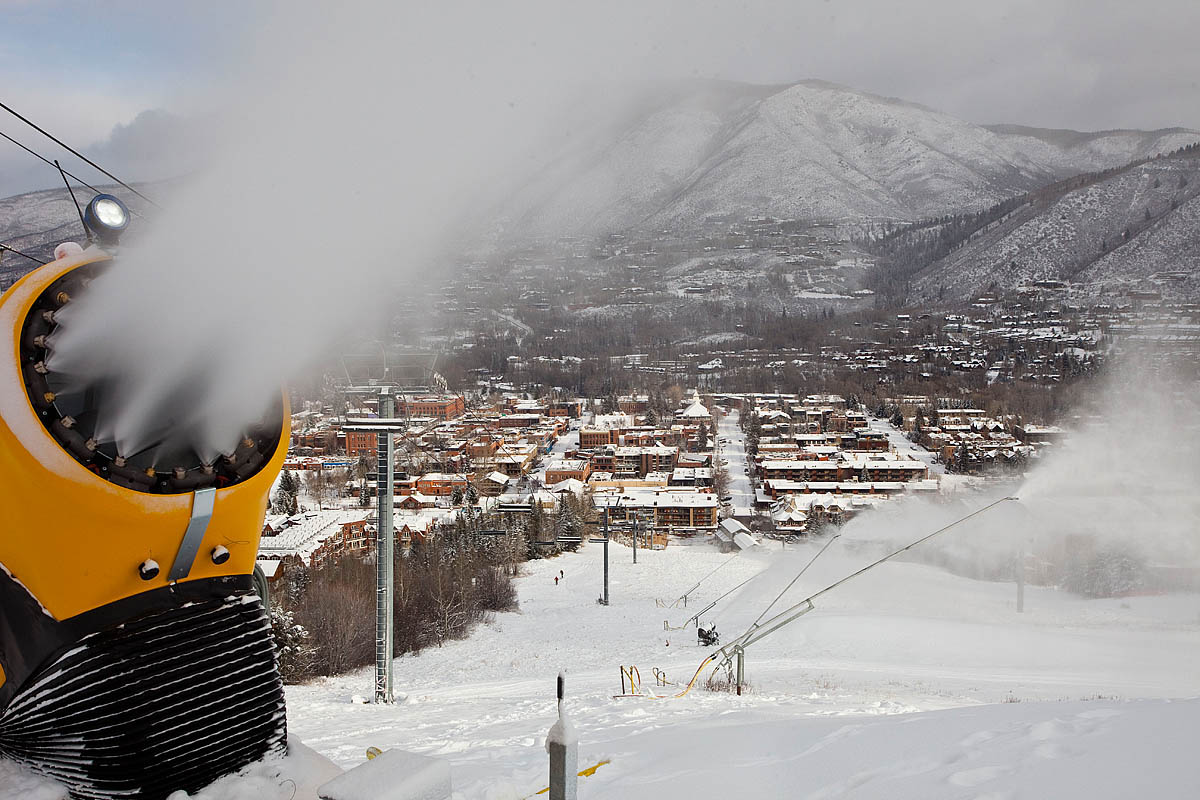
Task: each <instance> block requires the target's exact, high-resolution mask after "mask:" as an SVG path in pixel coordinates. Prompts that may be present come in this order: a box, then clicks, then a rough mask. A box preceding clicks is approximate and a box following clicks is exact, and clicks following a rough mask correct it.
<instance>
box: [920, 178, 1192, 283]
mask: <svg viewBox="0 0 1200 800" xmlns="http://www.w3.org/2000/svg"><path fill="white" fill-rule="evenodd" d="M1032 281H1061V282H1064V283H1077V284H1080V285H1081V286H1082V287H1083V288H1084V289H1085V291H1086V293H1088V294H1090V295H1098V294H1107V295H1120V294H1122V293H1124V292H1125V291H1127V290H1130V289H1138V290H1150V291H1159V292H1162V293H1163V294H1164V295H1166V296H1169V297H1198V296H1200V157H1198V156H1193V157H1178V158H1162V159H1154V160H1151V161H1147V162H1144V163H1140V164H1135V165H1133V166H1130V167H1128V168H1126V169H1123V170H1118V171H1116V172H1115V173H1113V174H1110V175H1108V176H1107V177H1105V178H1104V179H1102V180H1099V181H1097V182H1090V183H1088V184H1087V185H1084V186H1080V187H1077V188H1073V189H1063V190H1058V191H1047V192H1044V193H1040V194H1037V195H1034V196H1033V197H1032V198H1031V201H1030V202H1029V203H1027V204H1024V205H1022V206H1020V207H1019V208H1017V209H1016V210H1015V211H1013V212H1012V213H1010V214H1008V215H1007V216H1006V217H1004V218H1003V219H1001V220H1000V221H998V222H997V223H995V224H994V225H991V226H989V227H987V228H985V229H984V230H982V231H980V232H979V233H977V234H976V235H974V236H973V237H971V238H970V239H968V240H967V241H966V243H965V244H964V245H963V246H961V247H959V248H958V249H957V250H955V251H953V252H952V253H950V254H949V255H947V256H945V257H944V258H941V259H939V260H937V261H935V262H934V263H932V264H930V265H929V266H928V267H926V268H925V269H924V270H922V271H920V272H918V273H917V274H916V275H915V276H914V279H913V291H914V295H915V297H914V299H918V298H924V299H936V298H942V299H947V300H951V299H955V300H962V299H967V298H969V297H971V296H972V295H976V294H978V293H980V292H984V291H990V290H992V289H993V288H998V289H1013V288H1016V287H1018V286H1021V285H1023V284H1028V283H1030V282H1032Z"/></svg>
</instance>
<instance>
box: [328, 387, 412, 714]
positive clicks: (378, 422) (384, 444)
mask: <svg viewBox="0 0 1200 800" xmlns="http://www.w3.org/2000/svg"><path fill="white" fill-rule="evenodd" d="M394 413H395V398H394V397H393V396H392V389H391V387H390V386H384V387H381V388H380V389H379V418H378V419H376V418H373V417H370V418H355V419H348V420H346V425H345V426H343V427H344V429H345V430H348V431H368V432H371V433H374V434H375V446H376V460H375V465H376V466H375V491H376V500H377V512H376V520H375V561H376V563H375V577H376V584H375V702H376V703H391V702H392V658H393V655H392V654H393V641H394V638H395V637H394V630H395V611H394V609H393V606H392V587H393V585H394V582H395V577H394V575H393V570H394V563H393V557H394V556H393V552H392V551H393V549H394V547H395V541H396V540H395V534H394V529H395V525H394V524H393V522H392V512H393V510H394V502H395V498H394V497H393V492H394V491H395V474H396V470H395V447H394V444H393V438H392V437H393V436H394V435H395V434H397V433H402V432H403V431H405V430H406V429H407V426H406V425H405V424H404V423H403V421H402V420H397V419H393V418H392V415H393V414H394Z"/></svg>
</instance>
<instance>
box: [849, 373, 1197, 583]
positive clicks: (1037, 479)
mask: <svg viewBox="0 0 1200 800" xmlns="http://www.w3.org/2000/svg"><path fill="white" fill-rule="evenodd" d="M1195 398H1196V394H1195V389H1194V386H1193V387H1192V388H1191V389H1190V390H1189V389H1188V388H1187V387H1186V386H1185V385H1184V384H1183V383H1181V382H1180V381H1179V380H1176V379H1174V378H1170V377H1165V376H1164V374H1163V372H1162V371H1160V372H1159V373H1152V372H1150V371H1149V370H1147V369H1145V368H1139V367H1137V366H1134V365H1133V364H1132V363H1125V364H1122V365H1121V366H1119V367H1116V368H1114V370H1113V372H1112V376H1111V377H1110V378H1109V379H1108V380H1107V382H1106V384H1105V385H1104V388H1103V389H1102V390H1098V393H1097V396H1096V400H1095V402H1094V405H1093V407H1091V408H1088V409H1086V411H1085V412H1084V413H1081V414H1080V415H1079V422H1078V423H1077V424H1075V425H1074V426H1073V427H1072V428H1071V429H1070V430H1069V432H1068V436H1067V438H1066V439H1065V440H1064V441H1063V442H1061V443H1059V444H1056V445H1053V446H1051V447H1050V449H1049V450H1048V452H1047V455H1046V456H1045V457H1044V460H1043V461H1041V462H1040V463H1039V464H1038V465H1037V466H1035V467H1034V468H1033V469H1032V470H1031V471H1030V472H1029V473H1028V475H1027V476H1026V477H1025V479H1024V480H1023V481H1021V482H1020V483H1017V484H1007V485H1004V486H1000V487H997V488H996V489H995V490H993V491H991V492H988V493H981V494H978V495H968V496H965V497H964V496H962V495H959V496H958V497H957V498H956V499H955V500H954V501H953V502H949V503H945V502H927V501H914V500H905V501H903V502H900V503H886V504H883V506H881V507H880V508H879V509H878V510H874V511H872V512H869V513H867V514H864V515H862V516H860V517H858V518H856V519H854V520H852V521H851V522H850V523H848V524H847V526H846V528H845V530H844V538H845V540H846V542H845V544H846V545H847V547H850V548H853V547H858V548H860V549H861V550H862V552H863V556H862V557H863V558H864V559H865V558H867V557H868V556H878V555H879V554H881V553H882V552H884V551H885V550H887V549H889V548H890V549H894V548H896V547H900V546H903V545H904V544H907V543H909V542H913V541H916V540H917V539H919V538H921V537H922V536H924V535H926V534H928V533H931V532H933V531H934V530H936V529H938V528H940V527H942V526H943V525H947V524H949V523H951V522H953V521H954V520H956V519H958V518H960V517H962V516H964V515H966V514H968V513H970V512H971V511H972V510H974V509H976V508H980V507H982V506H983V505H985V504H987V503H988V502H991V501H992V500H995V499H998V498H999V497H1002V496H1005V495H1016V496H1017V497H1018V501H1017V502H1015V503H1001V504H1000V505H999V506H997V507H996V508H994V509H992V510H990V511H988V512H985V513H984V514H981V515H979V516H978V517H976V518H974V519H971V520H969V521H967V522H964V523H962V524H961V525H958V526H956V527H955V528H954V529H952V530H950V531H948V532H946V533H945V534H943V535H941V536H939V537H937V538H935V539H933V540H931V541H930V542H927V543H925V544H923V545H921V546H920V547H919V548H915V549H914V550H912V551H910V553H909V554H906V556H905V557H906V558H912V559H916V560H921V561H924V562H926V563H932V564H939V565H942V566H945V567H947V568H949V569H951V570H952V571H954V572H957V573H959V574H963V575H967V576H970V577H975V578H981V579H991V580H1011V579H1012V578H1013V576H1014V575H1015V572H1014V571H1015V569H1016V564H1017V563H1018V561H1017V559H1018V558H1020V557H1022V556H1023V557H1024V565H1025V573H1026V577H1027V578H1028V579H1029V580H1030V581H1031V582H1036V583H1044V584H1055V585H1060V586H1064V587H1066V588H1070V589H1073V590H1076V591H1080V592H1082V593H1084V594H1121V593H1124V592H1127V591H1133V590H1137V589H1154V588H1164V589H1166V588H1187V587H1191V588H1200V587H1197V586H1195V585H1194V584H1195V579H1194V577H1189V575H1188V573H1189V571H1190V572H1191V573H1194V572H1195V571H1196V570H1197V569H1200V496H1198V495H1197V494H1196V491H1195V487H1196V486H1200V458H1197V457H1196V453H1197V452H1200V449H1198V448H1200V409H1198V407H1197V404H1196V399H1195Z"/></svg>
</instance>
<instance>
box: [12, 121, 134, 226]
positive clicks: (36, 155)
mask: <svg viewBox="0 0 1200 800" xmlns="http://www.w3.org/2000/svg"><path fill="white" fill-rule="evenodd" d="M0 137H3V138H5V139H7V140H8V141H10V142H12V143H13V144H15V145H16V146H17V147H19V148H21V149H22V150H24V151H25V152H26V153H29V155H31V156H33V157H34V158H36V159H38V160H39V161H42V162H44V163H45V164H47V165H49V166H51V167H54V169H55V170H56V171H61V172H62V173H63V174H64V175H66V176H67V177H68V178H71V179H72V180H74V181H75V182H76V183H78V184H80V185H81V186H86V187H87V188H89V189H91V190H92V191H93V192H95V193H96V194H104V192H103V190H101V189H97V188H96V187H95V186H93V185H92V184H90V183H88V182H87V181H85V180H84V179H83V178H81V177H79V176H78V175H75V174H74V173H72V172H69V171H67V170H65V169H63V168H62V167H61V166H59V165H58V164H56V163H55V162H53V161H51V160H50V159H48V158H46V157H45V156H44V155H42V154H41V153H39V152H38V151H36V150H34V149H33V148H31V147H27V146H26V145H24V144H21V143H20V142H18V141H17V140H16V139H14V138H13V137H11V136H9V135H8V134H7V133H5V132H4V131H0ZM122 185H124V184H122ZM139 196H140V195H139ZM129 213H130V214H133V216H135V217H141V216H142V215H141V214H139V213H138V212H136V211H134V210H133V209H129Z"/></svg>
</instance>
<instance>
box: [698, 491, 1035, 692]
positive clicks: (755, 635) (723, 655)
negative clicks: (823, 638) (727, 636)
mask: <svg viewBox="0 0 1200 800" xmlns="http://www.w3.org/2000/svg"><path fill="white" fill-rule="evenodd" d="M1016 499H1017V498H1016V497H1002V498H1000V499H999V500H996V501H994V502H991V503H988V504H987V505H986V506H984V507H983V508H980V509H976V510H975V511H972V512H971V513H970V514H967V515H966V516H965V517H961V518H959V519H957V520H955V521H954V522H951V523H950V524H949V525H946V526H945V527H942V528H938V529H937V530H936V531H934V532H933V533H930V534H927V535H925V536H922V537H921V538H920V539H917V540H916V541H915V542H912V543H910V544H907V545H905V546H904V547H901V548H900V549H898V550H894V551H892V552H891V553H888V554H887V555H886V556H884V557H883V558H880V559H878V560H876V561H872V562H871V563H870V564H867V565H866V566H865V567H863V568H862V569H859V570H857V571H855V572H852V573H850V574H849V575H847V576H845V577H844V578H841V579H839V580H837V581H834V582H833V583H831V584H829V585H828V586H826V587H825V588H824V589H821V590H820V591H818V592H815V593H813V594H811V595H809V596H808V597H806V598H804V599H803V600H801V601H800V602H798V603H795V604H793V605H792V606H789V607H788V608H786V609H784V610H783V611H780V612H779V613H778V614H776V615H775V616H773V617H770V618H768V619H766V620H761V617H760V619H759V620H756V621H755V622H754V623H753V624H752V625H751V626H750V627H749V629H747V630H746V632H745V633H743V634H742V635H741V636H739V637H737V638H736V639H734V640H733V641H731V642H729V643H727V644H726V645H725V646H723V647H721V648H720V649H719V650H717V651H715V652H714V653H713V654H712V655H711V656H709V657H708V660H709V661H717V666H718V668H720V667H723V666H725V665H727V664H730V663H731V662H732V661H733V659H734V658H735V657H736V656H737V655H738V653H740V652H742V651H744V650H745V649H746V648H747V647H749V646H750V645H752V644H754V643H755V642H757V641H759V640H760V639H763V638H765V637H766V636H769V635H770V634H772V633H774V632H775V631H777V630H779V629H780V628H782V627H784V626H785V625H788V624H790V623H792V622H794V621H795V620H797V619H799V618H800V617H802V616H804V615H805V614H807V613H808V612H810V611H812V610H813V609H814V608H815V607H816V605H815V602H814V601H815V600H816V599H817V598H818V597H820V596H822V595H824V594H827V593H829V592H831V591H833V590H834V589H836V588H838V587H839V586H841V585H842V584H844V583H847V582H849V581H851V580H853V579H854V578H857V577H858V576H859V575H862V574H863V573H865V572H869V571H871V570H872V569H874V568H875V567H878V566H879V565H880V564H883V563H884V562H886V561H891V560H892V559H893V558H895V557H896V556H898V555H900V554H901V553H903V552H905V551H907V550H911V549H912V548H914V547H916V546H917V545H919V544H921V543H923V542H927V541H929V540H930V539H932V538H933V537H935V536H938V535H940V534H943V533H945V532H946V531H948V530H950V529H951V528H953V527H955V526H957V525H961V524H962V523H964V522H966V521H967V520H969V519H971V518H972V517H977V516H979V515H980V514H982V513H984V512H985V511H988V510H989V509H992V508H995V507H996V506H998V505H1000V504H1001V503H1004V502H1007V501H1009V500H1016ZM831 541H832V540H831ZM826 547H828V543H827V544H826ZM821 552H822V553H823V552H824V548H822V550H821ZM820 554H821V553H817V556H820ZM813 560H814V561H815V560H816V558H815V557H814V559H813ZM811 563H812V562H809V564H810V565H811ZM807 568H808V567H807V566H806V567H805V569H807ZM797 577H798V576H797ZM794 582H795V581H793V583H794ZM788 587H789V588H790V587H791V584H788ZM785 591H786V589H785ZM776 599H778V598H776Z"/></svg>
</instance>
